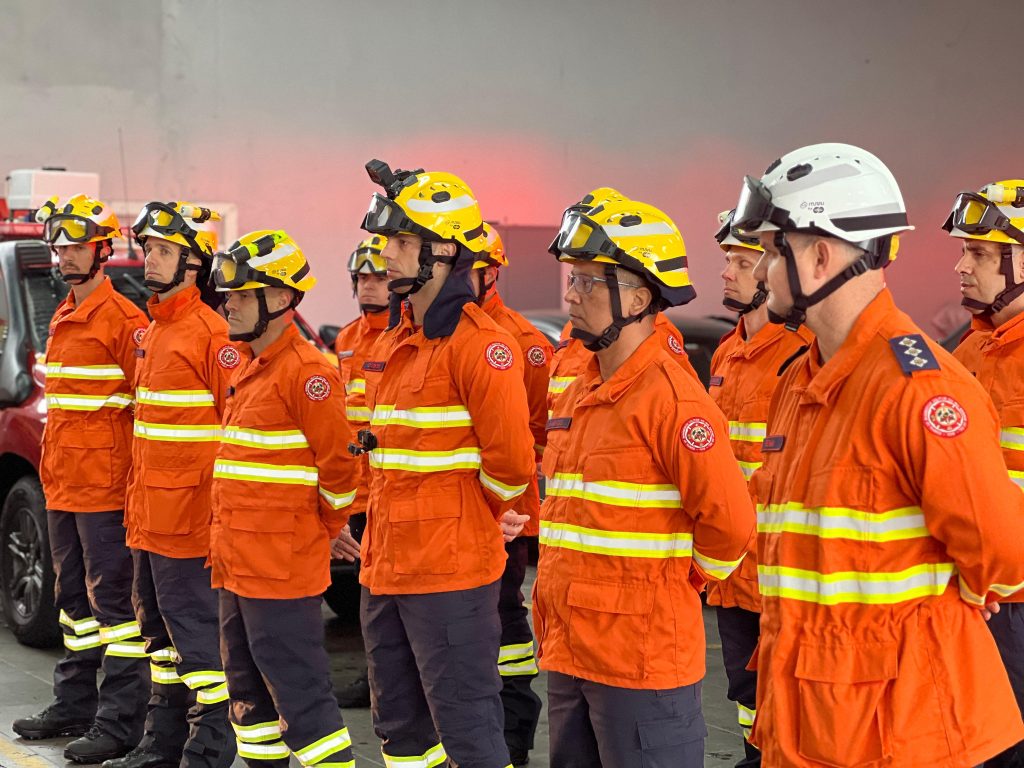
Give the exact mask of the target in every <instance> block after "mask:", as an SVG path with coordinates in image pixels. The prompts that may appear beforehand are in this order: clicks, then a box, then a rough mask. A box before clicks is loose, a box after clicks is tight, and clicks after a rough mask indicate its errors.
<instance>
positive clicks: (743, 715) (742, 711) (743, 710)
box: [736, 701, 757, 738]
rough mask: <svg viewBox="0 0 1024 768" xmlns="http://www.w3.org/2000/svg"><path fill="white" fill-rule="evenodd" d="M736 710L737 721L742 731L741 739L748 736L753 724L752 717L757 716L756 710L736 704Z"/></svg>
mask: <svg viewBox="0 0 1024 768" xmlns="http://www.w3.org/2000/svg"><path fill="white" fill-rule="evenodd" d="M736 709H737V710H738V715H737V718H736V719H737V720H738V721H739V724H740V728H742V729H743V738H747V737H748V736H750V728H751V726H752V725H753V724H754V715H756V714H757V712H756V710H753V709H751V708H750V707H745V706H743V705H742V704H740V703H739V702H738V701H737V702H736Z"/></svg>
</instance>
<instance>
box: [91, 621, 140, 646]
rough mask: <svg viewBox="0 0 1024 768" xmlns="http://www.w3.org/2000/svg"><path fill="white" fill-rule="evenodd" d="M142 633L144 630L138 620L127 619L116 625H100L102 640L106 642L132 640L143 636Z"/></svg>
mask: <svg viewBox="0 0 1024 768" xmlns="http://www.w3.org/2000/svg"><path fill="white" fill-rule="evenodd" d="M141 635H142V630H141V629H140V628H139V622H137V621H126V622H125V623H124V624H118V625H117V626H114V627H100V640H102V641H103V642H104V643H112V642H114V641H115V640H131V639H132V638H135V637H141Z"/></svg>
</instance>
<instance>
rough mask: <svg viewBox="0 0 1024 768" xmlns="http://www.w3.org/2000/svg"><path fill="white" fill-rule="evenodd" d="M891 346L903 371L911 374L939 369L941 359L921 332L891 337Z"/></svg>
mask: <svg viewBox="0 0 1024 768" xmlns="http://www.w3.org/2000/svg"><path fill="white" fill-rule="evenodd" d="M889 346H890V347H892V353H893V354H894V355H896V360H897V362H898V363H899V364H900V368H902V369H903V372H904V373H905V374H907V375H908V376H910V375H911V374H913V373H917V372H918V371H937V370H939V361H938V360H936V359H935V353H933V352H932V351H931V349H930V348H929V347H928V342H926V341H925V340H924V337H922V336H921V334H919V333H911V334H907V335H906V336H897V337H896V338H894V339H889Z"/></svg>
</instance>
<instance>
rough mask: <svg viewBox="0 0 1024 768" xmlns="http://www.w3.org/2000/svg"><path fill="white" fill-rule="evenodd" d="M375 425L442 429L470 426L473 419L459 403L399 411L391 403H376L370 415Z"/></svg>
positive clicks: (371, 421) (371, 422)
mask: <svg viewBox="0 0 1024 768" xmlns="http://www.w3.org/2000/svg"><path fill="white" fill-rule="evenodd" d="M370 424H372V425H373V426H375V427H383V426H388V425H397V426H402V427H416V428H418V429H442V428H444V427H471V426H473V419H472V418H471V417H470V415H469V411H467V410H466V409H465V408H464V407H463V406H461V405H442V406H437V407H423V408H410V409H408V410H404V411H399V410H396V409H395V406H393V405H378V406H377V407H376V408H374V409H373V414H372V415H371V416H370Z"/></svg>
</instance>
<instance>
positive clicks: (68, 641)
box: [64, 632, 103, 651]
mask: <svg viewBox="0 0 1024 768" xmlns="http://www.w3.org/2000/svg"><path fill="white" fill-rule="evenodd" d="M101 645H103V641H102V640H100V633H99V632H94V633H93V634H91V635H82V636H81V637H77V636H75V635H64V647H65V648H67V649H68V650H69V651H87V650H89V649H90V648H99V647H100V646H101Z"/></svg>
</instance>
